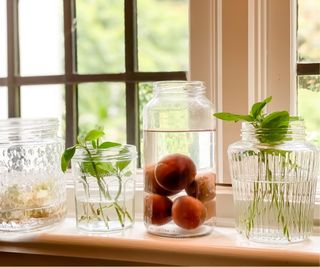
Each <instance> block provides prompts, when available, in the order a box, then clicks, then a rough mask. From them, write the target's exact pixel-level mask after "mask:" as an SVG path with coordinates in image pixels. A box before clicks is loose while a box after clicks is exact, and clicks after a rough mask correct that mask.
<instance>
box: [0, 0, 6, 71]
mask: <svg viewBox="0 0 320 267" xmlns="http://www.w3.org/2000/svg"><path fill="white" fill-rule="evenodd" d="M6 3H7V1H6V0H0V76H6V75H7V16H6V11H7V5H6Z"/></svg>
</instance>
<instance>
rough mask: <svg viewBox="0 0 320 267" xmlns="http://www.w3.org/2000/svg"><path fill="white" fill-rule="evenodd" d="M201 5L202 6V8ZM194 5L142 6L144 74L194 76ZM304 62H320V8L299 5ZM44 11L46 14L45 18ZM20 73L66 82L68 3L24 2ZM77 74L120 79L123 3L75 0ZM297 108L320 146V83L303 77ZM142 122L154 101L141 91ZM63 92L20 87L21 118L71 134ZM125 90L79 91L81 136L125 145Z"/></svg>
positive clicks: (2, 114) (143, 1)
mask: <svg viewBox="0 0 320 267" xmlns="http://www.w3.org/2000/svg"><path fill="white" fill-rule="evenodd" d="M199 1H201V0H199ZM188 2H189V1H188V0H137V4H138V10H137V16H138V33H137V34H138V68H139V71H149V72H150V71H188V69H189V47H188V45H189V25H188V16H189V14H188V13H189V10H188V4H189V3H188ZM298 4H299V6H298V18H299V23H298V25H297V26H298V27H297V28H298V44H297V47H298V57H297V58H298V60H299V61H300V62H320V15H319V14H320V0H298ZM5 10H6V0H0V77H5V76H6V75H7V69H6V65H7V64H6V60H7V59H6V18H5ZM40 11H41V12H40ZM18 15H19V39H20V41H19V46H20V49H19V51H20V73H21V75H22V76H35V75H61V74H64V39H63V1H62V0H46V1H43V0H19V14H18ZM76 17H77V19H76V21H75V22H74V30H75V31H76V33H77V41H76V48H77V49H76V50H77V53H76V60H77V66H76V71H77V72H78V73H80V74H96V73H121V72H124V70H125V58H124V55H125V53H124V49H125V47H124V1H122V0H76ZM297 81H298V90H297V96H298V97H297V99H298V103H297V107H298V113H299V115H301V116H302V117H303V118H304V119H305V121H306V125H307V130H308V138H309V139H310V140H313V141H314V142H316V143H317V144H318V145H320V115H319V114H320V76H319V75H315V76H299V78H298V79H297ZM138 87H139V102H140V106H139V110H140V118H141V114H142V108H143V106H144V105H145V103H146V102H147V101H148V100H149V99H150V97H151V95H152V88H151V84H150V83H141V84H138ZM64 91H65V90H64V85H62V84H61V85H38V86H33V85H30V86H22V87H21V115H22V117H39V116H42V117H43V116H46V117H59V118H60V119H61V121H62V124H61V129H60V132H61V135H62V136H64V132H65V100H64ZM7 97H8V93H7V88H6V87H0V118H6V117H7V116H8V114H7ZM125 103H126V100H125V84H124V83H102V82H101V83H82V84H79V85H78V111H79V129H80V132H85V131H87V130H88V129H91V128H92V127H95V126H97V125H100V126H104V127H105V130H106V132H107V133H108V138H109V139H110V140H114V141H119V142H126V117H125V116H126V107H125V105H126V104H125Z"/></svg>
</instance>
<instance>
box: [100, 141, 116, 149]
mask: <svg viewBox="0 0 320 267" xmlns="http://www.w3.org/2000/svg"><path fill="white" fill-rule="evenodd" d="M115 146H121V144H119V143H114V142H104V143H102V144H101V145H99V148H111V147H115Z"/></svg>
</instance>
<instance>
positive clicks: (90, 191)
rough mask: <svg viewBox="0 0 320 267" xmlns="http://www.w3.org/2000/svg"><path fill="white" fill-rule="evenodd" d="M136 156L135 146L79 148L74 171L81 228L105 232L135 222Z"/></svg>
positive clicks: (77, 214) (126, 226)
mask: <svg viewBox="0 0 320 267" xmlns="http://www.w3.org/2000/svg"><path fill="white" fill-rule="evenodd" d="M88 152H89V153H90V155H89V154H88ZM136 157H137V152H136V147H135V146H132V145H124V146H116V147H112V148H108V149H91V150H89V151H88V150H84V149H77V150H76V154H75V156H74V157H73V159H72V172H73V177H74V184H75V201H76V203H75V204H76V223H77V227H78V229H80V230H83V231H87V232H97V233H99V232H100V233H103V232H109V231H116V230H122V229H126V228H128V227H130V226H132V225H133V223H134V218H135V214H134V211H135V205H134V201H135V199H134V196H135V176H136Z"/></svg>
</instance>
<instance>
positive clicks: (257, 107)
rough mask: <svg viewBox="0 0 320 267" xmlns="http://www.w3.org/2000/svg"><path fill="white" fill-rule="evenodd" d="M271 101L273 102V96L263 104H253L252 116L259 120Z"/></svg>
mask: <svg viewBox="0 0 320 267" xmlns="http://www.w3.org/2000/svg"><path fill="white" fill-rule="evenodd" d="M271 100H272V96H269V97H268V98H266V99H265V100H263V101H262V102H257V103H255V104H253V105H252V108H251V111H250V115H251V116H252V117H253V118H257V117H258V116H259V115H261V111H262V110H263V108H264V107H265V106H266V104H268V103H269V102H270V101H271Z"/></svg>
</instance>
